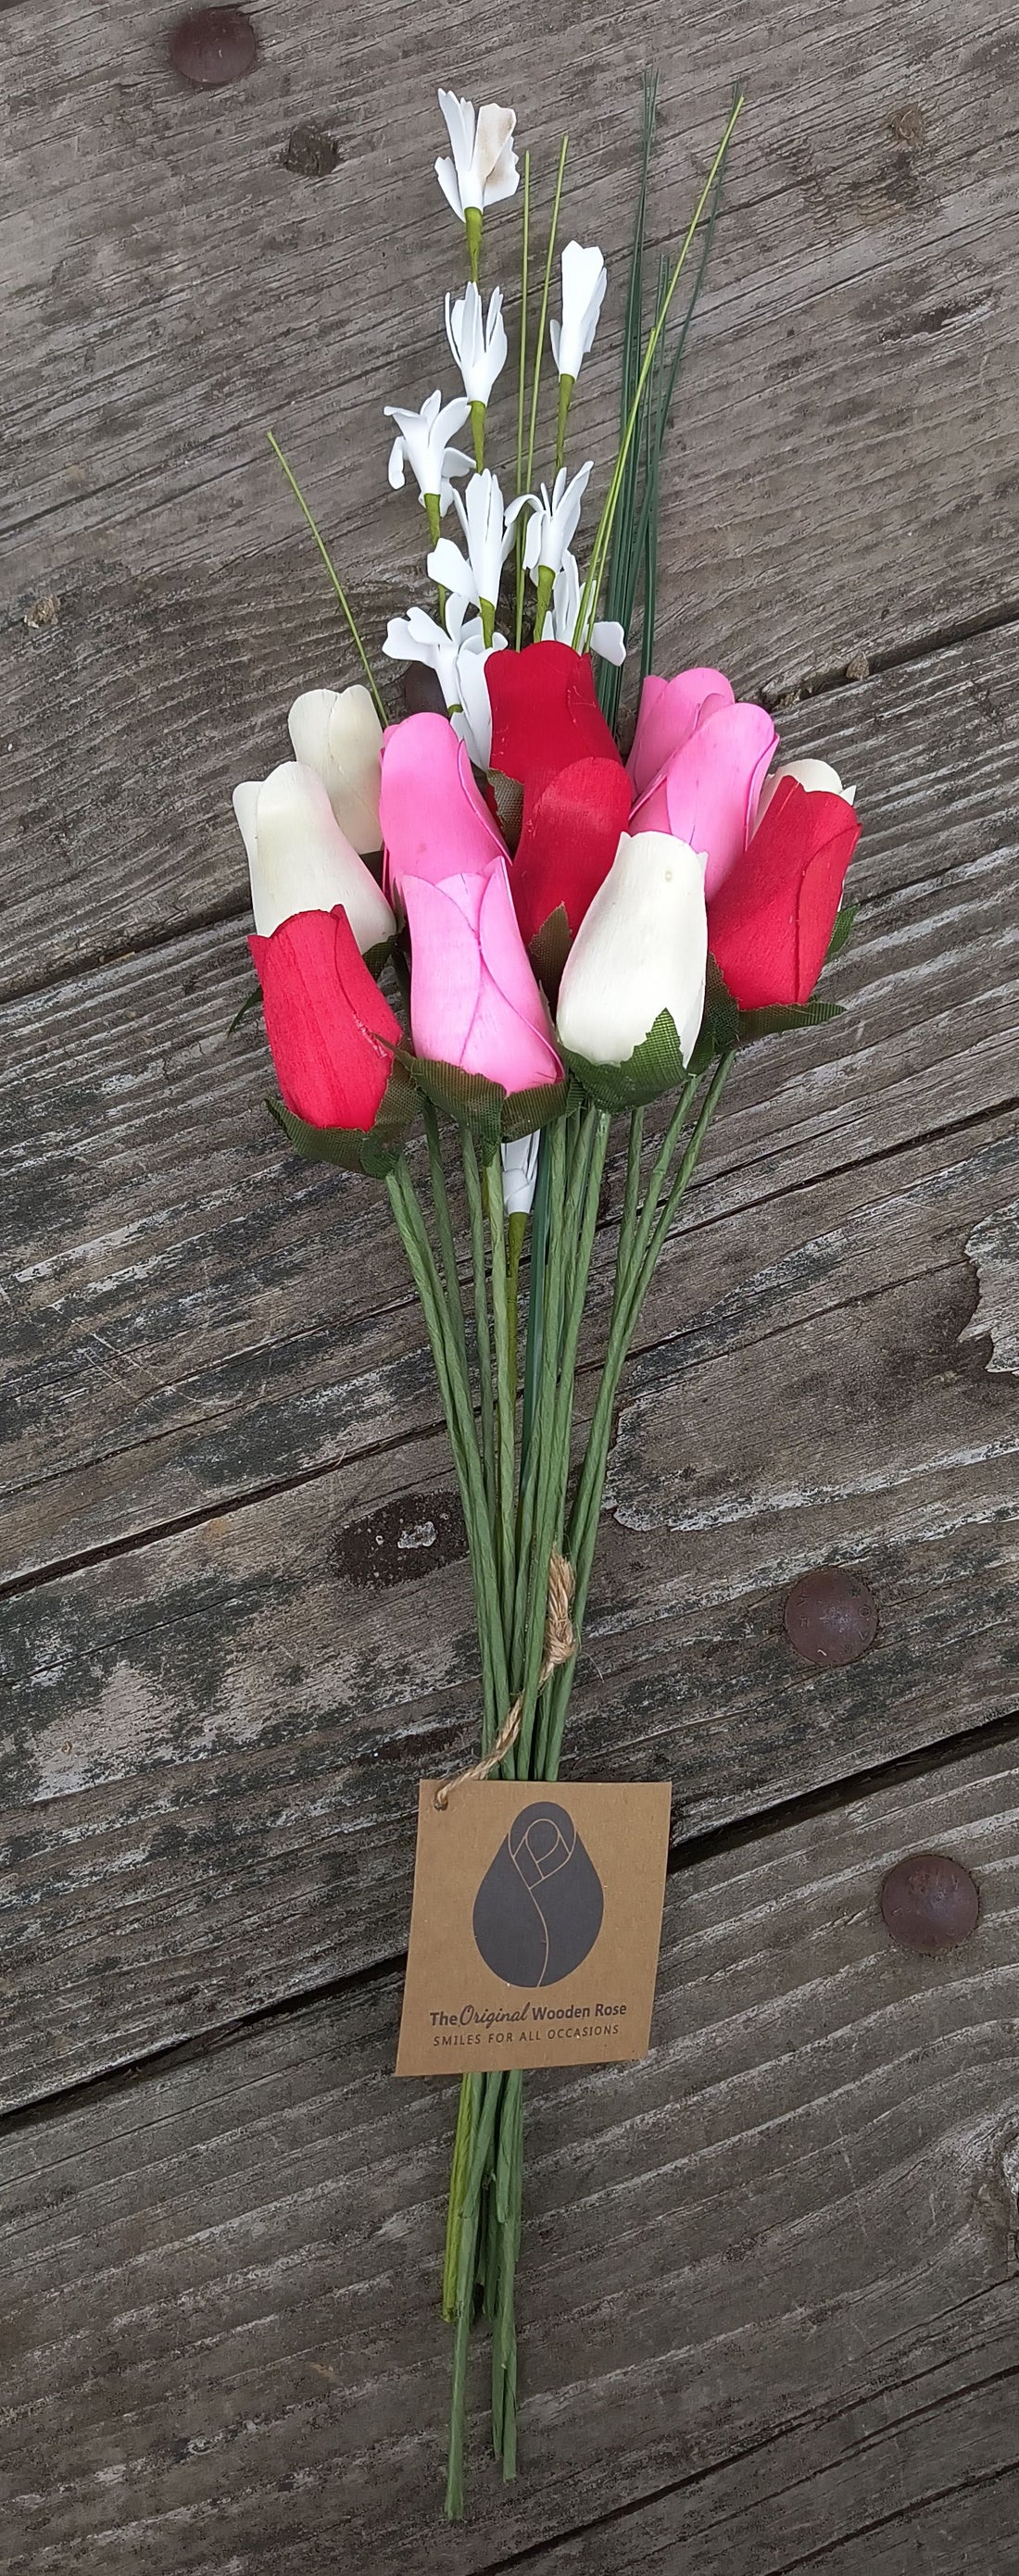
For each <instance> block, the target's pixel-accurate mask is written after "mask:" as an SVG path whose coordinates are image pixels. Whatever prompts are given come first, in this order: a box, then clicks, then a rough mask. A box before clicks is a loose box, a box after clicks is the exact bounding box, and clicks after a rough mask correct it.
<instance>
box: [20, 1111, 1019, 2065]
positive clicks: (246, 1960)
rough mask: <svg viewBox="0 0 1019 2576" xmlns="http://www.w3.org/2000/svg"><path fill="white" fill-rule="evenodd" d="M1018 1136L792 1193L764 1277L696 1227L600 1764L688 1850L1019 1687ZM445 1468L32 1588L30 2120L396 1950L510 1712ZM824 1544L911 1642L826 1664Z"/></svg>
mask: <svg viewBox="0 0 1019 2576" xmlns="http://www.w3.org/2000/svg"><path fill="white" fill-rule="evenodd" d="M1017 1157H1019V1145H1017V1140H1016V1137H1015V1132H1014V1121H1013V1120H1012V1119H1011V1117H1009V1118H1008V1119H1007V1120H1002V1119H1000V1118H999V1119H997V1120H992V1121H989V1122H988V1123H987V1127H986V1129H982V1128H980V1127H977V1128H975V1129H973V1130H972V1131H971V1132H969V1133H967V1134H966V1136H965V1137H964V1138H962V1139H960V1140H959V1143H958V1145H957V1147H956V1148H955V1153H954V1159H953V1161H952V1163H951V1164H950V1165H949V1166H948V1167H947V1168H946V1167H945V1146H944V1142H943V1140H941V1139H938V1140H936V1141H935V1143H934V1144H933V1146H931V1145H928V1146H927V1147H926V1148H921V1149H917V1150H916V1151H915V1153H914V1154H913V1156H912V1157H909V1158H907V1157H904V1156H903V1157H896V1158H895V1160H894V1163H893V1165H892V1168H891V1171H890V1172H889V1174H888V1184H890V1186H889V1185H888V1184H886V1186H885V1187H884V1188H882V1187H881V1186H880V1184H879V1183H878V1181H877V1179H876V1174H875V1168H874V1166H873V1164H868V1165H867V1166H866V1167H865V1168H864V1169H863V1170H862V1171H861V1170H859V1169H858V1168H856V1167H850V1169H849V1170H848V1171H847V1172H845V1173H844V1174H843V1175H841V1176H840V1178H839V1179H837V1180H834V1179H832V1178H831V1177H830V1176H829V1177H827V1178H826V1179H825V1180H824V1181H823V1182H822V1183H819V1184H817V1185H816V1186H815V1188H814V1189H813V1190H809V1191H808V1190H806V1189H804V1190H800V1191H796V1192H794V1193H792V1194H791V1195H788V1196H786V1197H785V1198H783V1199H781V1200H780V1201H777V1202H774V1203H772V1204H771V1205H770V1207H769V1205H768V1204H767V1203H766V1204H765V1205H764V1206H763V1207H762V1208H761V1209H760V1210H758V1211H757V1212H756V1213H755V1217H754V1221H753V1229H752V1233H753V1241H752V1245H750V1246H747V1245H744V1248H743V1252H742V1255H741V1262H742V1264H743V1265H744V1266H743V1268H742V1271H741V1273H740V1272H737V1275H735V1276H734V1275H733V1272H734V1270H735V1269H736V1262H735V1250H734V1251H733V1253H732V1254H731V1255H730V1254H729V1252H728V1248H727V1247H728V1244H729V1240H730V1238H729V1235H728V1234H727V1232H726V1230H725V1229H724V1228H722V1227H718V1228H714V1229H709V1230H707V1232H706V1233H705V1232H704V1231H702V1230H701V1229H699V1228H697V1227H696V1225H694V1227H693V1230H692V1231H691V1232H690V1233H688V1234H687V1235H685V1236H684V1237H682V1238H680V1240H679V1242H678V1243H677V1245H676V1248H675V1253H674V1255H673V1257H672V1259H671V1260H670V1263H669V1265H668V1267H667V1270H666V1273H665V1276H664V1278H663V1280H662V1282H661V1300H662V1302H661V1304H660V1306H659V1308H658V1309H657V1311H656V1314H655V1315H654V1317H653V1318H652V1321H651V1325H650V1328H649V1331H650V1343H649V1347H648V1348H647V1350H646V1352H645V1353H644V1355H643V1356H642V1357H641V1358H640V1359H639V1360H638V1361H637V1363H636V1364H635V1367H634V1369H633V1371H632V1373H631V1378H630V1382H629V1393H628V1398H627V1401H626V1403H625V1406H624V1410H623V1413H622V1417H621V1426H620V1436H619V1440H618V1443H617V1446H616V1451H615V1455H614V1459H613V1463H612V1470H611V1490H612V1496H613V1501H614V1517H611V1518H606V1520H605V1522H604V1524H603V1531H602V1552H601V1560H600V1565H599V1570H598V1575H597V1580H596V1585H595V1590H594V1594H593V1598H592V1603H591V1610H590V1617H589V1622H588V1629H587V1637H586V1646H585V1654H584V1658H583V1662H582V1667H581V1676H580V1682H579V1685H578V1691H577V1699H576V1707H575V1715H574V1720H573V1723H572V1731H571V1737H570V1759H571V1761H573V1762H575V1763H576V1764H577V1766H578V1768H579V1769H580V1771H581V1772H582V1773H586V1774H587V1775H588V1776H593V1777H597V1776H598V1775H599V1773H600V1772H607V1773H609V1774H614V1775H616V1776H627V1774H641V1775H644V1776H650V1777H665V1776H668V1777H672V1778H674V1779H675V1781H676V1784H677V1810H676V1831H677V1834H678V1835H679V1836H683V1835H688V1834H690V1833H691V1832H694V1831H697V1830H700V1829H702V1828H704V1827H705V1826H709V1825H713V1824H717V1823H719V1822H723V1821H727V1820H731V1819H734V1818H736V1817H738V1816H740V1815H743V1814H748V1813H751V1812H753V1811H755V1810H759V1809H760V1808H762V1807H767V1806H769V1805H770V1804H772V1803H774V1802H775V1801H776V1800H777V1799H781V1798H784V1797H789V1796H790V1795H793V1794H795V1793H796V1792H797V1791H798V1790H802V1789H805V1788H811V1787H815V1786H817V1785H818V1784H819V1783H821V1782H826V1781H832V1780H837V1779H839V1778H841V1777H843V1776H845V1775H846V1774H849V1773H851V1772H853V1771H857V1770H860V1769H862V1768H865V1767H867V1766H868V1765H872V1764H875V1763H879V1762H882V1761H886V1760H888V1759H889V1757H891V1756H894V1755H895V1754H896V1753H900V1752H904V1751H906V1750H907V1749H910V1748H912V1747H915V1746H922V1745H925V1744H930V1743H933V1742H935V1741H937V1740H938V1739H941V1738H944V1737H945V1736H950V1735H954V1734H958V1733H961V1732H962V1731H964V1730H965V1729H968V1728H972V1727H980V1726H981V1725H983V1724H985V1723H986V1721H987V1720H988V1718H991V1717H995V1716H1000V1715H1003V1714H1007V1713H1008V1712H1010V1711H1011V1710H1013V1709H1014V1708H1015V1707H1016V1705H1017V1703H1019V1639H1017V1635H1016V1622H1015V1579H1016V1557H1015V1539H1016V1510H1017V1479H1016V1463H1015V1462H1016V1451H1017V1446H1019V1424H1017V1415H1016V1393H1015V1386H1014V1382H1013V1381H1011V1380H1009V1379H1007V1378H1005V1377H1002V1376H1000V1375H992V1374H989V1373H988V1372H987V1370H986V1367H985V1365H984V1361H985V1359H986V1345H977V1346H974V1347H972V1348H970V1347H969V1346H964V1347H963V1348H962V1349H960V1347H959V1335H960V1333H961V1331H962V1329H963V1327H964V1325H965V1323H966V1320H967V1318H968V1316H969V1314H970V1313H971V1311H972V1306H973V1301H974V1285H973V1279H972V1273H971V1271H970V1269H969V1267H968V1265H967V1264H966V1262H965V1261H964V1259H963V1258H962V1256H961V1246H962V1244H963V1242H964V1241H965V1240H966V1239H967V1237H968V1235H969V1234H970V1233H971V1231H972V1226H973V1218H974V1213H975V1211H977V1210H979V1209H981V1208H985V1207H987V1206H988V1205H994V1204H997V1203H1000V1201H1001V1200H1002V1199H1003V1198H1005V1197H1007V1196H1008V1195H1009V1194H1010V1193H1011V1191H1012V1190H1014V1187H1015V1182H1016V1174H1017V1171H1019V1160H1017ZM900 1163H904V1164H905V1165H906V1169H905V1170H903V1171H900V1170H899V1165H900ZM705 1242H707V1243H708V1244H709V1245H710V1244H711V1243H712V1242H714V1250H713V1251H712V1252H711V1253H710V1256H709V1278H710V1290H709V1301H706V1302H704V1303H702V1302H701V1299H702V1296H703V1295H704V1291H703V1289H702V1287H701V1285H700V1282H699V1277H698V1265H699V1262H700V1259H701V1249H702V1245H703V1244H704V1243H705ZM664 1335H667V1336H669V1338H668V1339H667V1340H665V1341H663V1339H662V1337H663V1336H664ZM450 1484H451V1478H450V1467H449V1459H448V1453H447V1449H446V1444H445V1439H444V1437H433V1438H427V1437H425V1436H421V1437H419V1438H418V1439H417V1440H416V1441H410V1442H405V1443H402V1444H400V1445H397V1446H395V1447H391V1448H387V1449H384V1450H382V1451H378V1452H375V1453H373V1454H369V1455H367V1456H363V1457H361V1458H357V1457H354V1458H353V1459H351V1460H350V1461H349V1462H348V1463H346V1464H344V1465H339V1466H337V1467H335V1468H332V1469H329V1470H328V1471H324V1472H322V1473H321V1474H319V1475H317V1476H315V1477H314V1478H313V1479H312V1480H311V1481H310V1482H307V1483H304V1484H300V1485H298V1486H297V1487H295V1488H294V1489H293V1490H289V1491H284V1492H280V1493H276V1494H274V1495H268V1496H265V1497H264V1498H262V1499H260V1500H258V1501H255V1502H252V1503H247V1504H243V1505H240V1506H239V1507H237V1508H234V1509H230V1510H226V1511H222V1512H220V1513H218V1514H216V1515H215V1516H213V1517H211V1518H205V1519H203V1520H202V1521H201V1522H200V1523H199V1524H198V1525H197V1526H194V1527H190V1528H187V1529H185V1530H183V1531H181V1532H179V1533H178V1534H177V1535H175V1536H171V1537H165V1538H163V1539H161V1540H158V1541H154V1542H152V1543H151V1544H149V1545H142V1546H138V1547H134V1548H131V1549H129V1550H127V1551H126V1552H123V1553H114V1554H113V1555H111V1556H108V1557H107V1558H105V1560H102V1559H101V1560H99V1561H98V1562H95V1563H92V1564H89V1565H87V1566H85V1567H84V1568H83V1569H81V1570H80V1571H79V1572H77V1573H74V1574H71V1575H68V1576H65V1577H62V1578H60V1579H55V1580H52V1581H49V1582H43V1583H40V1584H38V1585H36V1586H34V1587H32V1588H29V1589H28V1590H26V1591H24V1592H22V1593H20V1594H16V1595H14V1596H12V1597H11V1598H10V1599H8V1601H7V1602H6V1604H5V1605H4V1610H3V1623H2V1631H0V1669H2V1673H3V1678H4V1682H5V1685H6V1696H7V1705H8V1708H9V1711H10V1723H9V1733H8V1741H7V1745H6V1749H5V1758H4V1803H5V1805H6V1806H7V1807H8V1809H9V1810H10V1811H11V1812H10V1813H9V1816H8V1827H7V1846H6V1853H5V1858H6V1861H7V1870H6V1882H5V1883H6V1889H7V1917H6V1928H5V1940H4V1951H5V1968H6V1973H7V1978H8V1987H7V1998H6V2005H5V2008H4V2011H3V2017H2V2028H3V2035H4V2042H5V2069H4V2077H3V2081H4V2085H5V2096H4V2098H5V2099H6V2100H7V2101H9V2102H10V2101H17V2100H19V2099H22V2098H25V2097H26V2096H27V2095H30V2094H34V2093H38V2092H47V2091H49V2090H51V2089H53V2087H54V2086H55V2085H57V2084H58V2083H60V2082H61V2081H69V2080H71V2079H72V2078H73V2077H74V2076H75V2075H77V2074H80V2073H83V2072H89V2071H93V2070H95V2069H98V2068H101V2067H102V2066H103V2065H104V2064H106V2063H108V2062H111V2061H115V2060H119V2059H123V2058H124V2057H129V2056H131V2055H133V2054H136V2053H139V2052H141V2051H143V2050H145V2049H146V2048H149V2047H152V2046H153V2045H155V2044H157V2042H158V2041H159V2040H160V2039H161V2038H162V2039H166V2038H169V2037H180V2036H186V2035H187V2034H188V2033H190V2032H193V2031H195V2030H200V2029H203V2028H207V2027H209V2026H210V2025H211V2024H214V2023H218V2022H221V2021H223V2020H228V2019H230V2018H231V2017H233V2016H235V2015H236V2014H238V2013H240V2012H243V2011H245V2010H248V2009H250V2008H252V2007H253V2006H255V2005H258V2004H262V2003H265V2002H267V2001H270V2000H271V1999H273V1998H274V1997H278V1996H280V1995H283V1994H288V1993H294V1992H299V1991H300V1990H301V1989H302V1988H303V1987H304V1986H306V1985H308V1984H314V1983H317V1982H321V1981H323V1980H327V1979H329V1978H332V1977H335V1976H338V1975H342V1974H344V1973H346V1972H348V1971H349V1970H350V1969H351V1968H353V1967H356V1966H360V1965H363V1964H365V1963H366V1962H368V1961H371V1960H375V1959H378V1958H379V1957H386V1956H387V1955H389V1954H391V1951H392V1947H393V1943H394V1920H395V1919H396V1918H397V1917H399V1919H400V1920H401V1921H402V1919H403V1912H404V1911H405V1908H406V1904H407V1900H408V1895H409V1870H410V1858H411V1839H412V1832H411V1828H412V1811H413V1799H414V1777H415V1773H416V1772H417V1771H418V1770H419V1769H420V1767H421V1765H422V1764H423V1763H425V1764H427V1763H435V1764H437V1765H438V1766H439V1767H445V1766H446V1765H447V1764H448V1762H449V1761H450V1759H453V1760H455V1759H458V1758H459V1755H460V1748H461V1746H463V1745H466V1744H468V1743H469V1742H470V1740H471V1737H472V1734H473V1732H474V1728H475V1724H476V1718H475V1704H476V1688H477V1685H476V1669H475V1654H474V1648H473V1643H472V1639H471V1621H470V1606H469V1594H468V1586H467V1581H466V1572H465V1567H464V1563H463V1557H462V1538H461V1536H460V1535H459V1532H458V1526H457V1520H456V1513H455V1506H454V1502H453V1497H452V1494H451V1491H450ZM829 1556H831V1557H834V1558H836V1559H838V1560H841V1561H846V1562H849V1563H851V1564H854V1565H856V1566H857V1567H858V1568H859V1569H860V1571H861V1572H862V1573H864V1574H865V1576H866V1577H867V1579H868V1581H869V1582H871V1584H872V1585H873V1588H874V1590H875V1592H876V1595H877V1599H878V1602H879V1605H880V1610H881V1618H882V1627H881V1632H880V1635H879V1638H878V1641H877V1643H876V1645H875V1647H874V1648H873V1649H872V1651H871V1653H870V1654H869V1655H868V1657H867V1658H866V1660H865V1661H864V1662H863V1663H862V1664H860V1665H858V1666H854V1667H851V1668H847V1669H845V1670H842V1671H828V1672H824V1673H818V1674H815V1673H813V1672H811V1671H810V1670H809V1669H808V1668H807V1667H805V1666H804V1665H803V1664H801V1663H800V1662H798V1660H797V1658H796V1657H795V1656H794V1655H793V1654H792V1653H791V1651H790V1650H789V1648H788V1647H787V1645H786V1643H785V1640H784V1637H783V1634H782V1629H781V1605H782V1599H783V1595H784V1591H785V1588H786V1586H787V1584H788V1583H789V1582H790V1581H792V1580H793V1579H794V1577H795V1576H796V1575H797V1574H799V1573H800V1572H802V1571H803V1570H805V1568H807V1567H809V1566H810V1565H812V1564H816V1563H817V1562H818V1561H822V1560H824V1559H825V1558H826V1557H829ZM395 1937H398V1936H395Z"/></svg>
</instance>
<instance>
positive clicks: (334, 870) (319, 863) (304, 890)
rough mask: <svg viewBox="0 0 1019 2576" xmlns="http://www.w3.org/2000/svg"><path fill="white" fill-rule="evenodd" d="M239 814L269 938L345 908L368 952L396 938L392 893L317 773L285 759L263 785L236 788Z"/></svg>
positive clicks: (255, 900) (259, 918)
mask: <svg viewBox="0 0 1019 2576" xmlns="http://www.w3.org/2000/svg"><path fill="white" fill-rule="evenodd" d="M234 812H235V814H236V816H237V821H238V823H239V825H240V831H241V837H242V839H243V842H244V847H245V849H246V851H247V854H248V868H249V871H250V875H251V902H252V909H253V911H254V915H255V928H256V930H257V932H258V933H259V936H260V937H261V938H264V939H269V938H271V937H272V933H273V931H274V930H278V928H279V925H280V923H281V922H283V921H288V920H289V919H290V917H291V915H292V914H293V913H298V912H301V913H304V912H323V913H329V912H332V910H333V908H334V906H335V905H336V904H338V903H339V904H342V905H343V909H344V912H345V913H346V915H347V918H348V920H349V923H350V927H351V929H352V931H353V934H354V938H355V939H356V941H357V945H358V947H359V948H360V949H361V950H362V951H364V950H365V949H367V948H378V947H381V946H382V945H383V943H384V942H385V941H386V940H387V939H391V938H392V936H393V933H394V931H395V929H396V923H395V921H394V919H393V915H392V912H391V911H390V908H389V905H388V903H387V902H386V898H385V895H384V894H383V892H382V889H381V887H380V886H378V885H377V884H376V882H375V879H374V877H373V876H372V873H371V870H370V868H366V867H365V864H364V860H363V859H362V858H359V856H358V853H357V851H356V850H355V849H354V847H353V845H352V843H351V842H350V841H348V839H347V838H346V835H345V833H343V832H341V830H340V827H339V824H338V822H337V821H336V817H335V815H334V813H333V809H332V806H331V805H330V802H329V798H328V796H327V795H326V791H325V788H324V787H323V785H322V781H321V779H320V778H317V777H316V775H315V772H314V770H313V769H306V768H304V766H303V765H302V763H301V762H300V761H297V760H284V761H281V763H280V766H279V768H278V769H274V770H273V771H272V773H271V775H270V776H269V777H268V778H267V779H266V780H265V781H264V783H263V784H262V785H261V786H259V785H258V783H257V782H256V781H255V780H253V779H249V780H246V781H245V783H244V785H243V786H241V787H235V788H234Z"/></svg>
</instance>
